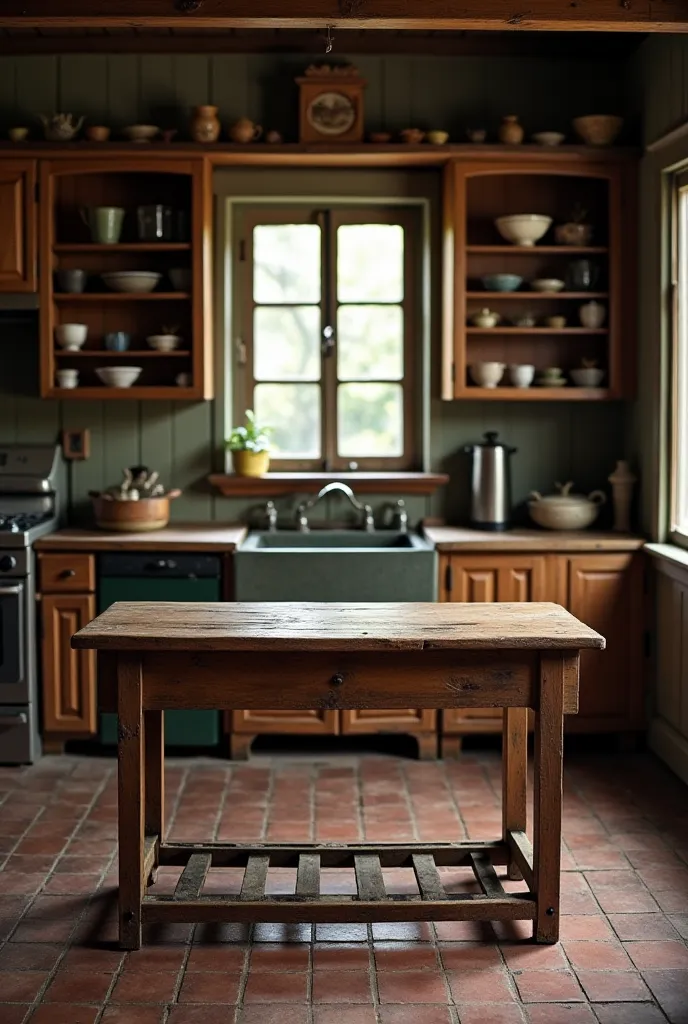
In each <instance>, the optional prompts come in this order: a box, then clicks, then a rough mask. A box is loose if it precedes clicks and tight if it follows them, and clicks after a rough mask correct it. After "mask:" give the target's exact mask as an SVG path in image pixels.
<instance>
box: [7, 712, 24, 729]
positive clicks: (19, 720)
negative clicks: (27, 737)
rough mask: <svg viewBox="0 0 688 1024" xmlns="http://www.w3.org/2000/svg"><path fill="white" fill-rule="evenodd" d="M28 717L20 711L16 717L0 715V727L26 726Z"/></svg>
mask: <svg viewBox="0 0 688 1024" xmlns="http://www.w3.org/2000/svg"><path fill="white" fill-rule="evenodd" d="M28 720H29V717H28V715H27V714H26V712H25V711H20V712H19V713H18V714H17V715H0V727H2V726H3V725H9V726H12V725H26V723H27V722H28Z"/></svg>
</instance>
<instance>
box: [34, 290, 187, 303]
mask: <svg viewBox="0 0 688 1024" xmlns="http://www.w3.org/2000/svg"><path fill="white" fill-rule="evenodd" d="M190 298H191V296H190V294H189V293H188V292H55V294H54V295H53V299H54V300H55V302H60V303H65V304H71V303H72V302H74V303H80V302H177V301H182V300H188V299H190Z"/></svg>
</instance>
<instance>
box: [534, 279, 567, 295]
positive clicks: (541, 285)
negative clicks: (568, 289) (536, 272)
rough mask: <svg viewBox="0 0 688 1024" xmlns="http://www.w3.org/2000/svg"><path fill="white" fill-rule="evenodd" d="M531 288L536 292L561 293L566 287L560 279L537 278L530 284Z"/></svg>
mask: <svg viewBox="0 0 688 1024" xmlns="http://www.w3.org/2000/svg"><path fill="white" fill-rule="evenodd" d="M530 287H531V288H532V289H533V291H534V292H560V291H561V290H562V288H563V287H564V282H563V281H560V280H559V278H558V277H536V278H535V280H534V281H531V282H530Z"/></svg>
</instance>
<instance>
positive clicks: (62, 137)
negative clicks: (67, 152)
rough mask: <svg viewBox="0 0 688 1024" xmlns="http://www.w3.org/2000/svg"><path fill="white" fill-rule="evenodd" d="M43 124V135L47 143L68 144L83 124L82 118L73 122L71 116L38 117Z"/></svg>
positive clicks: (40, 115) (42, 115) (72, 116)
mask: <svg viewBox="0 0 688 1024" xmlns="http://www.w3.org/2000/svg"><path fill="white" fill-rule="evenodd" d="M38 116H39V117H40V119H41V121H42V122H43V134H44V135H45V137H46V139H47V141H48V142H69V141H70V139H73V138H74V136H75V135H76V134H77V132H78V131H79V129H80V128H81V126H82V124H83V123H84V118H83V116H82V117H80V118H79V120H78V121H77V122H76V123H75V122H74V115H73V114H51V115H50V117H48V116H47V115H46V114H39V115H38Z"/></svg>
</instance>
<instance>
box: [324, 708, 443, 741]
mask: <svg viewBox="0 0 688 1024" xmlns="http://www.w3.org/2000/svg"><path fill="white" fill-rule="evenodd" d="M340 715H341V720H342V733H344V734H345V735H346V734H348V733H378V732H381V733H385V732H434V731H435V729H436V728H437V712H436V711H424V710H421V709H420V708H393V709H391V710H389V711H386V710H384V709H375V708H366V709H364V710H356V711H340Z"/></svg>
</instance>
